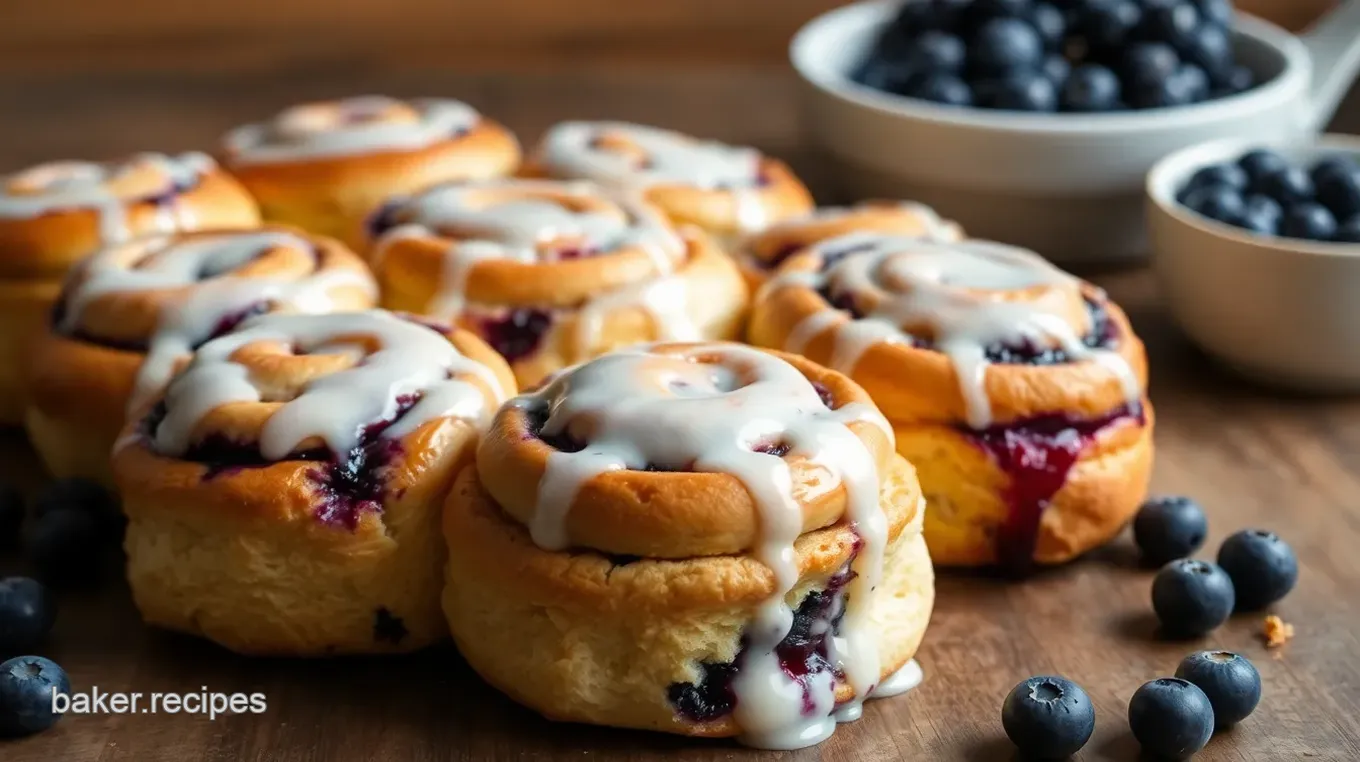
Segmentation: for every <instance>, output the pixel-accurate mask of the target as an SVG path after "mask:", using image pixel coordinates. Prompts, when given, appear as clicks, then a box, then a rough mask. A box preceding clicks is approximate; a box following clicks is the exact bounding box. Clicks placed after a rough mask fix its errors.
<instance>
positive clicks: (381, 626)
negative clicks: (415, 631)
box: [373, 608, 408, 645]
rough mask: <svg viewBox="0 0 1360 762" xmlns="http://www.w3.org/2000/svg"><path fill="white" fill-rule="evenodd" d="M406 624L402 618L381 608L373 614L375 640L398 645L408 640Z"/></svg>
mask: <svg viewBox="0 0 1360 762" xmlns="http://www.w3.org/2000/svg"><path fill="white" fill-rule="evenodd" d="M407 634H408V633H407V630H406V623H405V622H403V621H401V617H398V616H393V614H392V612H391V611H388V610H387V609H386V608H380V609H378V610H377V611H376V612H374V613H373V639H374V640H376V641H379V642H384V643H391V644H393V645H397V644H398V643H401V641H403V640H405V639H406V635H407Z"/></svg>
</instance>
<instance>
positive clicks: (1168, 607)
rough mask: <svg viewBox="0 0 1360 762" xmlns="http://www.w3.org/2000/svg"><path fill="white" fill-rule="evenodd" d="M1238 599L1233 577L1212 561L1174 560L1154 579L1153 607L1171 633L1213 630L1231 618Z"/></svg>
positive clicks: (1180, 634) (1200, 633) (1196, 632)
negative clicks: (1234, 589)
mask: <svg viewBox="0 0 1360 762" xmlns="http://www.w3.org/2000/svg"><path fill="white" fill-rule="evenodd" d="M1234 600H1235V594H1234V592H1233V582H1232V579H1230V578H1229V577H1228V575H1227V573H1226V572H1224V571H1223V570H1222V569H1221V568H1219V567H1218V566H1217V565H1215V564H1211V563H1209V562H1208V561H1196V560H1192V559H1189V558H1182V559H1180V560H1178V561H1172V562H1171V563H1169V564H1167V565H1166V566H1163V567H1162V568H1161V570H1160V571H1158V572H1157V576H1156V577H1155V578H1153V580H1152V608H1153V610H1154V611H1156V612H1157V619H1159V620H1160V621H1161V623H1162V629H1163V630H1164V631H1165V632H1166V633H1167V634H1169V635H1174V636H1195V635H1203V634H1204V633H1206V632H1209V631H1210V630H1212V629H1214V628H1215V627H1218V626H1219V625H1221V624H1223V623H1224V622H1226V621H1227V620H1228V616H1229V615H1230V614H1232V611H1233V603H1234Z"/></svg>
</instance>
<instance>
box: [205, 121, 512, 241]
mask: <svg viewBox="0 0 1360 762" xmlns="http://www.w3.org/2000/svg"><path fill="white" fill-rule="evenodd" d="M221 156H222V163H223V164H224V165H225V166H226V167H227V168H228V169H229V170H230V171H231V172H232V173H233V174H235V175H236V177H237V178H239V179H240V180H241V182H242V183H244V184H245V186H246V188H248V189H249V190H250V192H251V193H252V194H254V195H255V198H257V199H259V201H260V207H261V209H262V211H263V212H264V217H265V219H267V220H271V221H275V222H282V223H287V224H292V225H297V226H299V227H302V228H305V229H307V230H310V231H312V232H314V233H318V234H321V235H326V236H331V237H334V238H338V239H340V240H342V241H344V242H345V243H346V244H348V245H350V246H351V247H356V248H357V247H358V246H360V245H361V244H362V243H363V239H364V233H363V230H364V220H365V218H366V217H367V216H368V215H369V214H370V213H371V212H372V211H373V209H375V208H376V207H377V206H379V205H380V204H381V203H382V202H383V201H384V200H386V199H387V198H389V197H391V196H395V195H399V194H403V193H410V192H412V191H415V190H417V189H419V188H423V187H425V186H427V185H432V184H434V183H439V182H445V181H453V180H478V179H485V178H489V177H501V176H504V175H508V174H510V173H512V172H514V171H515V168H516V167H518V166H519V160H520V148H519V142H518V141H517V140H516V139H515V136H514V135H512V134H511V133H510V131H509V130H507V129H505V128H504V127H502V126H501V125H500V124H498V123H496V122H494V121H492V120H490V119H488V118H486V117H484V116H482V115H481V114H479V113H478V112H477V111H476V110H475V109H473V108H472V107H471V106H469V105H467V104H466V103H462V102H461V101H455V100H449V99H438V98H420V99H412V100H401V99H397V98H389V97H385V96H377V95H368V96H359V97H354V98H345V99H342V100H335V101H322V102H316V103H304V104H300V105H297V106H293V107H291V108H288V109H285V110H284V111H283V112H281V113H279V114H277V115H276V116H274V117H273V118H271V119H269V120H267V121H264V122H258V123H255V124H247V125H243V126H241V127H238V128H236V129H234V130H232V131H231V132H229V133H228V134H227V135H226V137H225V138H224V139H223V141H222V149H221Z"/></svg>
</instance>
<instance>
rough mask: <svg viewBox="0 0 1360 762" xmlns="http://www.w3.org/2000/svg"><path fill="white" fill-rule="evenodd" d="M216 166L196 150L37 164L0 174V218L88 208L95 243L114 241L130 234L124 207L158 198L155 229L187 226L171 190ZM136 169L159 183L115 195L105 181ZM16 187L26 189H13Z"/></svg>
mask: <svg viewBox="0 0 1360 762" xmlns="http://www.w3.org/2000/svg"><path fill="white" fill-rule="evenodd" d="M216 167H217V165H216V164H215V163H214V162H213V160H212V159H211V158H209V157H208V156H207V155H205V154H201V153H196V152H191V153H184V154H180V155H178V156H167V155H165V154H160V153H141V154H137V155H135V156H133V157H131V158H130V159H128V160H126V161H122V162H110V163H96V162H88V161H61V162H52V163H50V164H40V165H38V166H36V167H32V168H31V169H27V170H24V171H23V172H19V173H16V174H13V175H9V176H8V177H0V219H31V218H34V217H40V216H42V215H44V214H51V213H53V212H59V211H65V210H69V209H93V210H95V212H96V213H97V214H98V216H99V238H100V242H101V243H102V244H114V243H121V242H123V241H126V240H128V239H129V238H131V237H132V231H131V229H130V225H129V223H128V217H127V215H128V207H129V206H130V205H132V204H136V203H139V202H142V201H147V200H151V199H155V198H164V199H165V200H167V201H168V202H169V205H170V208H169V209H165V208H162V209H160V210H158V213H157V216H156V223H157V224H156V228H157V229H156V231H155V232H159V233H172V232H175V231H176V230H190V229H192V228H193V227H194V226H195V225H196V220H195V218H194V216H193V214H192V212H190V211H189V210H188V209H185V208H184V207H183V205H181V204H176V203H175V201H176V197H177V192H178V190H179V189H182V188H189V187H192V186H193V185H194V184H196V183H197V182H198V180H199V178H201V177H202V176H203V175H205V174H207V173H209V172H211V171H213V170H214V169H216ZM138 171H151V172H156V173H159V175H160V177H161V178H162V179H163V185H162V186H161V187H160V188H158V189H157V190H155V191H152V192H149V193H141V194H139V195H136V196H133V197H123V196H120V195H118V193H117V191H116V190H115V189H114V188H113V187H112V185H111V184H112V183H114V182H116V181H117V180H118V179H119V178H120V177H122V176H124V175H127V174H129V173H132V172H138ZM20 187H22V188H25V189H26V190H27V191H28V192H17V189H18V188H20Z"/></svg>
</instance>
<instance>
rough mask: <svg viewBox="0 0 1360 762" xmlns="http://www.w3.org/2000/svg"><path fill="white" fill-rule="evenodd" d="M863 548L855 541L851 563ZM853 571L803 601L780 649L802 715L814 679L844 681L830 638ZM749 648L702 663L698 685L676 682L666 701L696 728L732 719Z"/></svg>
mask: <svg viewBox="0 0 1360 762" xmlns="http://www.w3.org/2000/svg"><path fill="white" fill-rule="evenodd" d="M862 544H863V543H862V541H861V540H859V539H858V538H856V543H855V547H854V549H853V550H852V554H851V562H853V560H854V557H855V555H856V554H858V553H859V549H860V547H861V546H862ZM850 566H851V563H849V562H847V563H846V565H845V566H844V567H843V568H842V569H841V570H840V571H839V572H837V573H836V574H835V575H833V576H832V577H831V578H830V579H828V580H827V583H826V587H824V588H823V589H821V590H817V591H814V592H811V593H808V594H807V596H806V597H804V598H803V601H802V603H800V604H799V605H798V609H797V610H796V611H794V612H793V626H792V627H791V628H790V629H789V633H788V634H787V635H785V636H784V639H783V640H782V641H780V643H779V645H778V646H776V647H775V655H776V656H777V657H778V659H779V666H780V668H781V669H783V671H784V674H786V675H788V676H789V678H791V679H793V680H795V681H797V682H798V683H799V684H801V685H802V686H803V711H804V712H805V713H806V714H809V715H810V714H812V713H813V712H815V711H816V706H815V705H814V702H813V697H812V692H811V690H809V688H808V684H809V682H810V681H811V678H812V677H813V676H815V675H820V674H823V673H826V672H831V673H834V674H835V675H836V677H837V679H840V678H842V677H843V676H842V675H841V674H840V673H839V672H837V670H836V667H835V665H834V664H833V663H832V662H831V655H830V648H829V646H828V639H829V638H831V637H832V636H833V635H837V634H839V633H840V630H841V620H842V619H843V618H844V616H845V602H846V595H845V587H846V585H849V584H850V581H851V580H853V579H854V578H855V572H854V571H852V570H851V568H850ZM748 645H749V644H748V643H747V640H746V639H745V638H742V642H741V649H740V650H739V651H738V652H737V658H736V659H734V660H733V661H731V662H702V663H700V664H699V665H698V667H699V680H698V682H694V683H673V684H672V685H671V686H670V687H669V688H668V689H667V698H668V699H669V700H670V702H671V706H673V707H674V708H675V712H676V714H677V715H679V716H680V717H683V718H684V719H686V720H689V721H690V722H695V723H703V722H711V721H713V720H716V719H719V718H721V717H725V716H727V715H728V714H731V713H732V710H733V709H734V708H736V705H737V696H736V691H735V690H734V689H733V687H732V682H733V680H735V679H736V676H737V675H738V674H739V673H740V672H741V664H742V661H743V660H744V657H745V655H746V649H747V648H748Z"/></svg>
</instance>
